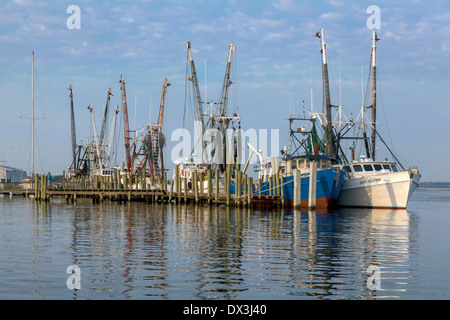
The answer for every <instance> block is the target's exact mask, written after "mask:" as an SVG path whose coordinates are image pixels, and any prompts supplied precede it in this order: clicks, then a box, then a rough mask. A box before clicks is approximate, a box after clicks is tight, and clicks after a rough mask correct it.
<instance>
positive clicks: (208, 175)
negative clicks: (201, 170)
mask: <svg viewBox="0 0 450 320" xmlns="http://www.w3.org/2000/svg"><path fill="white" fill-rule="evenodd" d="M206 175H207V177H206V179H207V181H208V182H207V184H208V186H207V187H208V204H211V192H212V185H211V184H212V177H211V169H208V170H207V171H206Z"/></svg>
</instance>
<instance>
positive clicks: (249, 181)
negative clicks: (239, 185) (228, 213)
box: [247, 177, 253, 207]
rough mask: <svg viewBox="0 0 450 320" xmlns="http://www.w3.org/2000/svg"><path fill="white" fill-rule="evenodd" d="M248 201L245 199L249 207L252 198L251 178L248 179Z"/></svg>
mask: <svg viewBox="0 0 450 320" xmlns="http://www.w3.org/2000/svg"><path fill="white" fill-rule="evenodd" d="M247 194H248V199H247V204H248V206H249V207H250V206H251V204H252V196H253V178H252V177H248V191H247Z"/></svg>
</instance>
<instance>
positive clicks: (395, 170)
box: [392, 164, 398, 172]
mask: <svg viewBox="0 0 450 320" xmlns="http://www.w3.org/2000/svg"><path fill="white" fill-rule="evenodd" d="M392 171H394V172H398V170H397V167H396V166H395V164H394V165H392Z"/></svg>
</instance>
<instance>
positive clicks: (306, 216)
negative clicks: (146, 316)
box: [22, 200, 417, 300]
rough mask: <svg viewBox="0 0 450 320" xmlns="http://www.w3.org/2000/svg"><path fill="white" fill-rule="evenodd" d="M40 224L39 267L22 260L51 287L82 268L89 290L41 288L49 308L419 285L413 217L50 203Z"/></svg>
mask: <svg viewBox="0 0 450 320" xmlns="http://www.w3.org/2000/svg"><path fill="white" fill-rule="evenodd" d="M34 215H35V217H34V219H33V221H32V222H33V225H32V231H31V232H32V234H33V235H32V236H31V242H32V248H33V252H34V253H33V254H32V256H33V257H38V258H33V259H28V260H27V259H25V260H24V261H31V262H30V263H32V266H31V268H32V270H34V273H36V274H35V275H34V277H35V278H36V279H43V278H45V279H47V281H48V277H50V279H51V275H52V274H53V275H54V274H56V270H55V268H56V267H55V263H56V262H58V263H59V264H60V265H58V266H57V269H58V270H59V269H61V268H63V267H64V265H65V267H67V266H68V265H77V266H78V267H80V269H81V271H82V276H81V287H82V290H75V291H73V290H68V289H67V288H65V287H64V286H63V287H62V288H61V286H60V285H59V284H58V283H59V282H61V281H63V282H64V283H65V279H64V278H63V279H62V280H61V279H60V278H58V279H56V280H55V283H56V284H54V285H51V286H50V287H49V288H47V285H46V284H42V283H41V284H40V285H39V286H38V287H36V284H35V285H34V286H33V288H32V289H33V294H32V296H34V295H39V297H40V298H52V297H58V298H59V299H260V300H264V299H275V300H276V299H281V300H286V299H323V298H326V299H372V298H395V297H399V298H404V297H407V293H408V286H409V285H410V283H411V282H412V281H414V265H413V262H414V261H415V259H416V258H415V255H416V252H417V250H416V249H415V248H414V246H415V245H416V243H417V241H416V240H415V239H414V235H415V234H417V233H416V232H414V231H413V230H411V229H414V226H415V225H416V223H415V222H414V219H415V217H414V215H411V214H410V213H408V212H407V211H406V210H381V209H372V210H371V209H350V208H349V209H339V210H334V211H310V212H308V211H284V210H274V211H259V210H249V209H247V208H233V207H231V208H228V207H222V206H195V205H186V206H178V205H161V204H151V205H150V204H148V205H145V204H144V203H130V204H129V205H123V204H122V205H119V204H116V203H104V204H100V205H92V204H90V203H86V204H84V203H83V201H82V200H80V201H79V202H78V203H77V205H76V206H72V205H66V204H64V203H63V202H61V203H55V202H52V203H51V204H49V205H47V208H45V212H44V208H43V207H42V208H41V207H39V208H38V209H37V210H36V212H35V214H34ZM67 234H70V236H68V235H67ZM56 248H58V249H56ZM39 257H41V258H39ZM42 257H44V258H42ZM372 265H375V266H378V267H379V268H380V270H381V274H380V275H381V283H380V289H378V290H372V289H370V288H368V286H367V279H368V277H369V274H368V273H367V268H368V267H369V266H372ZM27 270H29V268H27ZM39 270H40V271H39ZM62 277H64V274H63V275H62ZM51 281H52V280H51ZM51 281H50V282H51ZM32 283H33V282H30V283H29V284H28V285H30V286H31V285H32ZM58 288H60V289H59V290H58ZM50 289H51V290H50ZM22 292H24V291H23V290H22ZM25 292H26V290H25Z"/></svg>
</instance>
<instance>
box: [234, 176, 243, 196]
mask: <svg viewBox="0 0 450 320" xmlns="http://www.w3.org/2000/svg"><path fill="white" fill-rule="evenodd" d="M241 174H242V173H241V172H240V171H239V170H237V169H236V173H235V177H236V179H235V180H234V182H235V183H234V196H235V204H236V205H240V202H241Z"/></svg>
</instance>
